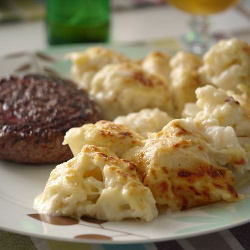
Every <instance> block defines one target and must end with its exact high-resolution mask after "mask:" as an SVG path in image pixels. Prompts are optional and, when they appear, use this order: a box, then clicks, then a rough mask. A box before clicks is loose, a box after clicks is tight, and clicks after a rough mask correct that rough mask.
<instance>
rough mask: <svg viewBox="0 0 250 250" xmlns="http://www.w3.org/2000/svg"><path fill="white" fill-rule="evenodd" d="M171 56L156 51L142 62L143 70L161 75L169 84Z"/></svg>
mask: <svg viewBox="0 0 250 250" xmlns="http://www.w3.org/2000/svg"><path fill="white" fill-rule="evenodd" d="M169 61H170V56H168V55H167V54H165V53H162V52H158V51H154V52H150V53H148V55H147V56H146V57H145V58H144V59H143V60H142V61H141V67H142V68H143V70H145V71H147V72H149V73H151V74H160V75H162V76H164V78H165V79H166V80H167V81H168V82H169V81H170V65H169Z"/></svg>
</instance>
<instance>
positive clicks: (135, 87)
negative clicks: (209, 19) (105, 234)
mask: <svg viewBox="0 0 250 250" xmlns="http://www.w3.org/2000/svg"><path fill="white" fill-rule="evenodd" d="M93 51H94V49H93ZM114 55H115V56H114V58H116V57H119V56H117V55H116V54H114ZM111 57H112V56H111ZM88 60H90V59H88V57H87V59H86V61H84V64H85V65H88ZM115 60H116V59H114V61H112V60H111V59H109V58H108V59H107V61H106V62H107V63H106V64H105V63H104V64H105V65H104V64H100V65H102V66H101V67H97V68H96V70H94V74H93V75H92V76H91V79H90V78H89V81H88V84H86V85H85V87H86V89H87V91H88V93H89V94H90V96H91V97H92V98H93V99H94V100H95V101H96V102H97V103H98V104H99V105H100V107H101V110H102V112H103V117H104V119H108V120H114V121H113V122H111V121H106V120H101V121H98V122H96V123H94V122H93V123H90V124H85V125H82V126H79V127H74V128H71V129H70V130H69V131H68V132H67V133H66V135H65V138H64V142H63V144H64V145H69V147H70V149H71V150H72V152H73V155H74V157H73V158H72V159H71V160H69V161H68V162H65V163H63V164H61V165H58V166H57V167H56V168H55V169H54V170H53V171H52V173H51V175H50V178H49V180H48V182H47V184H46V187H45V189H44V192H43V193H42V194H41V195H40V196H38V197H37V198H36V200H35V208H36V209H37V210H38V211H39V212H41V213H49V214H54V215H69V216H74V217H80V216H82V215H85V216H90V217H94V218H97V219H103V220H115V221H116V220H122V219H125V218H136V219H140V220H145V221H150V220H152V219H154V218H155V217H156V216H157V213H158V212H157V209H156V207H157V205H164V206H167V207H168V208H169V209H171V210H177V211H179V210H183V209H188V208H192V207H196V206H200V205H209V204H212V203H214V202H217V201H222V200H223V201H228V202H235V201H239V200H241V199H243V198H244V197H243V195H241V194H238V192H237V191H236V186H237V185H241V184H242V183H243V182H245V181H246V179H247V177H248V176H249V173H248V172H249V168H250V167H249V160H250V108H249V106H250V105H249V103H250V86H249V85H250V84H249V77H250V74H249V73H250V71H249V70H250V69H249V67H250V57H249V46H248V45H247V44H246V43H244V42H241V41H239V40H237V39H231V40H228V41H221V42H219V43H218V44H217V45H215V46H214V47H213V48H211V50H209V51H208V52H207V54H206V55H205V56H204V58H203V61H202V60H200V59H199V58H198V57H196V56H195V55H192V54H189V53H187V52H178V53H177V54H176V55H174V56H173V57H172V58H170V57H168V56H167V55H165V54H163V53H160V52H152V53H150V54H148V56H146V57H145V58H144V59H142V60H140V61H132V60H131V61H129V60H128V61H126V59H124V61H125V62H124V61H122V60H123V59H121V61H119V60H118V61H117V62H116V63H115ZM90 62H91V60H90ZM90 62H89V63H90ZM101 62H102V60H101ZM74 67H76V68H77V69H75V70H80V71H81V68H80V66H79V65H77V64H75V65H74ZM82 69H83V70H82V71H81V74H82V73H83V74H84V72H85V68H84V67H83V68H82ZM80 71H79V72H80ZM87 72H88V70H86V73H87ZM82 80H83V78H81V81H82ZM180 116H182V117H184V118H180V119H176V117H180Z"/></svg>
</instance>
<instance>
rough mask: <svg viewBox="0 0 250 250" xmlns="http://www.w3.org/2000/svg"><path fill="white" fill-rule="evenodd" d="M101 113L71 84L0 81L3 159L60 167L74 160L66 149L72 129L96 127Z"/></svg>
mask: <svg viewBox="0 0 250 250" xmlns="http://www.w3.org/2000/svg"><path fill="white" fill-rule="evenodd" d="M99 119H100V113H99V109H98V107H97V106H96V104H95V103H94V102H93V101H91V100H90V99H89V97H88V95H87V93H86V92H84V91H80V90H77V89H76V88H75V87H74V84H73V83H72V82H70V81H69V80H65V79H61V78H58V77H48V76H42V75H26V76H24V77H9V78H4V79H2V80H1V81H0V158H1V159H6V160H11V161H15V162H22V163H59V162H63V161H65V160H68V159H69V158H71V157H72V154H71V151H70V149H69V148H68V146H63V145H62V141H63V137H64V135H65V133H66V132H67V131H68V130H69V129H70V128H72V127H77V126H81V125H83V124H85V123H95V122H96V121H98V120H99Z"/></svg>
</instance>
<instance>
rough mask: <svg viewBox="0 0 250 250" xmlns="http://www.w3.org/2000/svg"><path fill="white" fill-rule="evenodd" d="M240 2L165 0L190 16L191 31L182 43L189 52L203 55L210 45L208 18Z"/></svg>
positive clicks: (223, 0) (232, 0) (228, 0)
mask: <svg viewBox="0 0 250 250" xmlns="http://www.w3.org/2000/svg"><path fill="white" fill-rule="evenodd" d="M239 1H240V0H167V2H169V3H170V4H172V5H173V6H175V7H176V8H178V9H180V10H182V11H185V12H188V13H190V14H191V21H190V27H191V31H190V32H189V33H187V34H186V35H184V36H183V39H182V41H183V42H184V45H185V47H187V49H188V50H189V51H190V52H193V53H195V54H203V53H204V52H205V51H206V50H207V49H208V48H209V47H210V45H211V44H212V39H211V38H210V36H209V22H208V16H209V15H211V14H216V13H219V12H222V11H224V10H226V9H228V8H230V7H232V6H233V5H235V4H237V3H238V2H239Z"/></svg>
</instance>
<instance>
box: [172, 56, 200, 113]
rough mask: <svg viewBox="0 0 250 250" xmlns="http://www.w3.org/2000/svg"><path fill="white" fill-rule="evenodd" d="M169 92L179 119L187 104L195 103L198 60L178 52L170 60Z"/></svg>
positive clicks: (197, 84) (197, 83)
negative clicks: (170, 91)
mask: <svg viewBox="0 0 250 250" xmlns="http://www.w3.org/2000/svg"><path fill="white" fill-rule="evenodd" d="M170 66H171V74H170V81H171V90H172V94H173V99H174V106H175V110H176V116H177V117H179V116H180V114H181V111H182V110H183V108H184V105H185V104H186V103H187V102H195V101H196V96H195V90H196V88H197V87H199V86H200V81H199V79H198V73H197V69H198V68H199V67H200V66H201V61H200V59H199V58H198V57H197V56H195V55H192V54H190V53H187V52H182V51H181V52H178V53H177V54H176V55H175V56H174V57H173V58H172V59H171V60H170Z"/></svg>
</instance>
